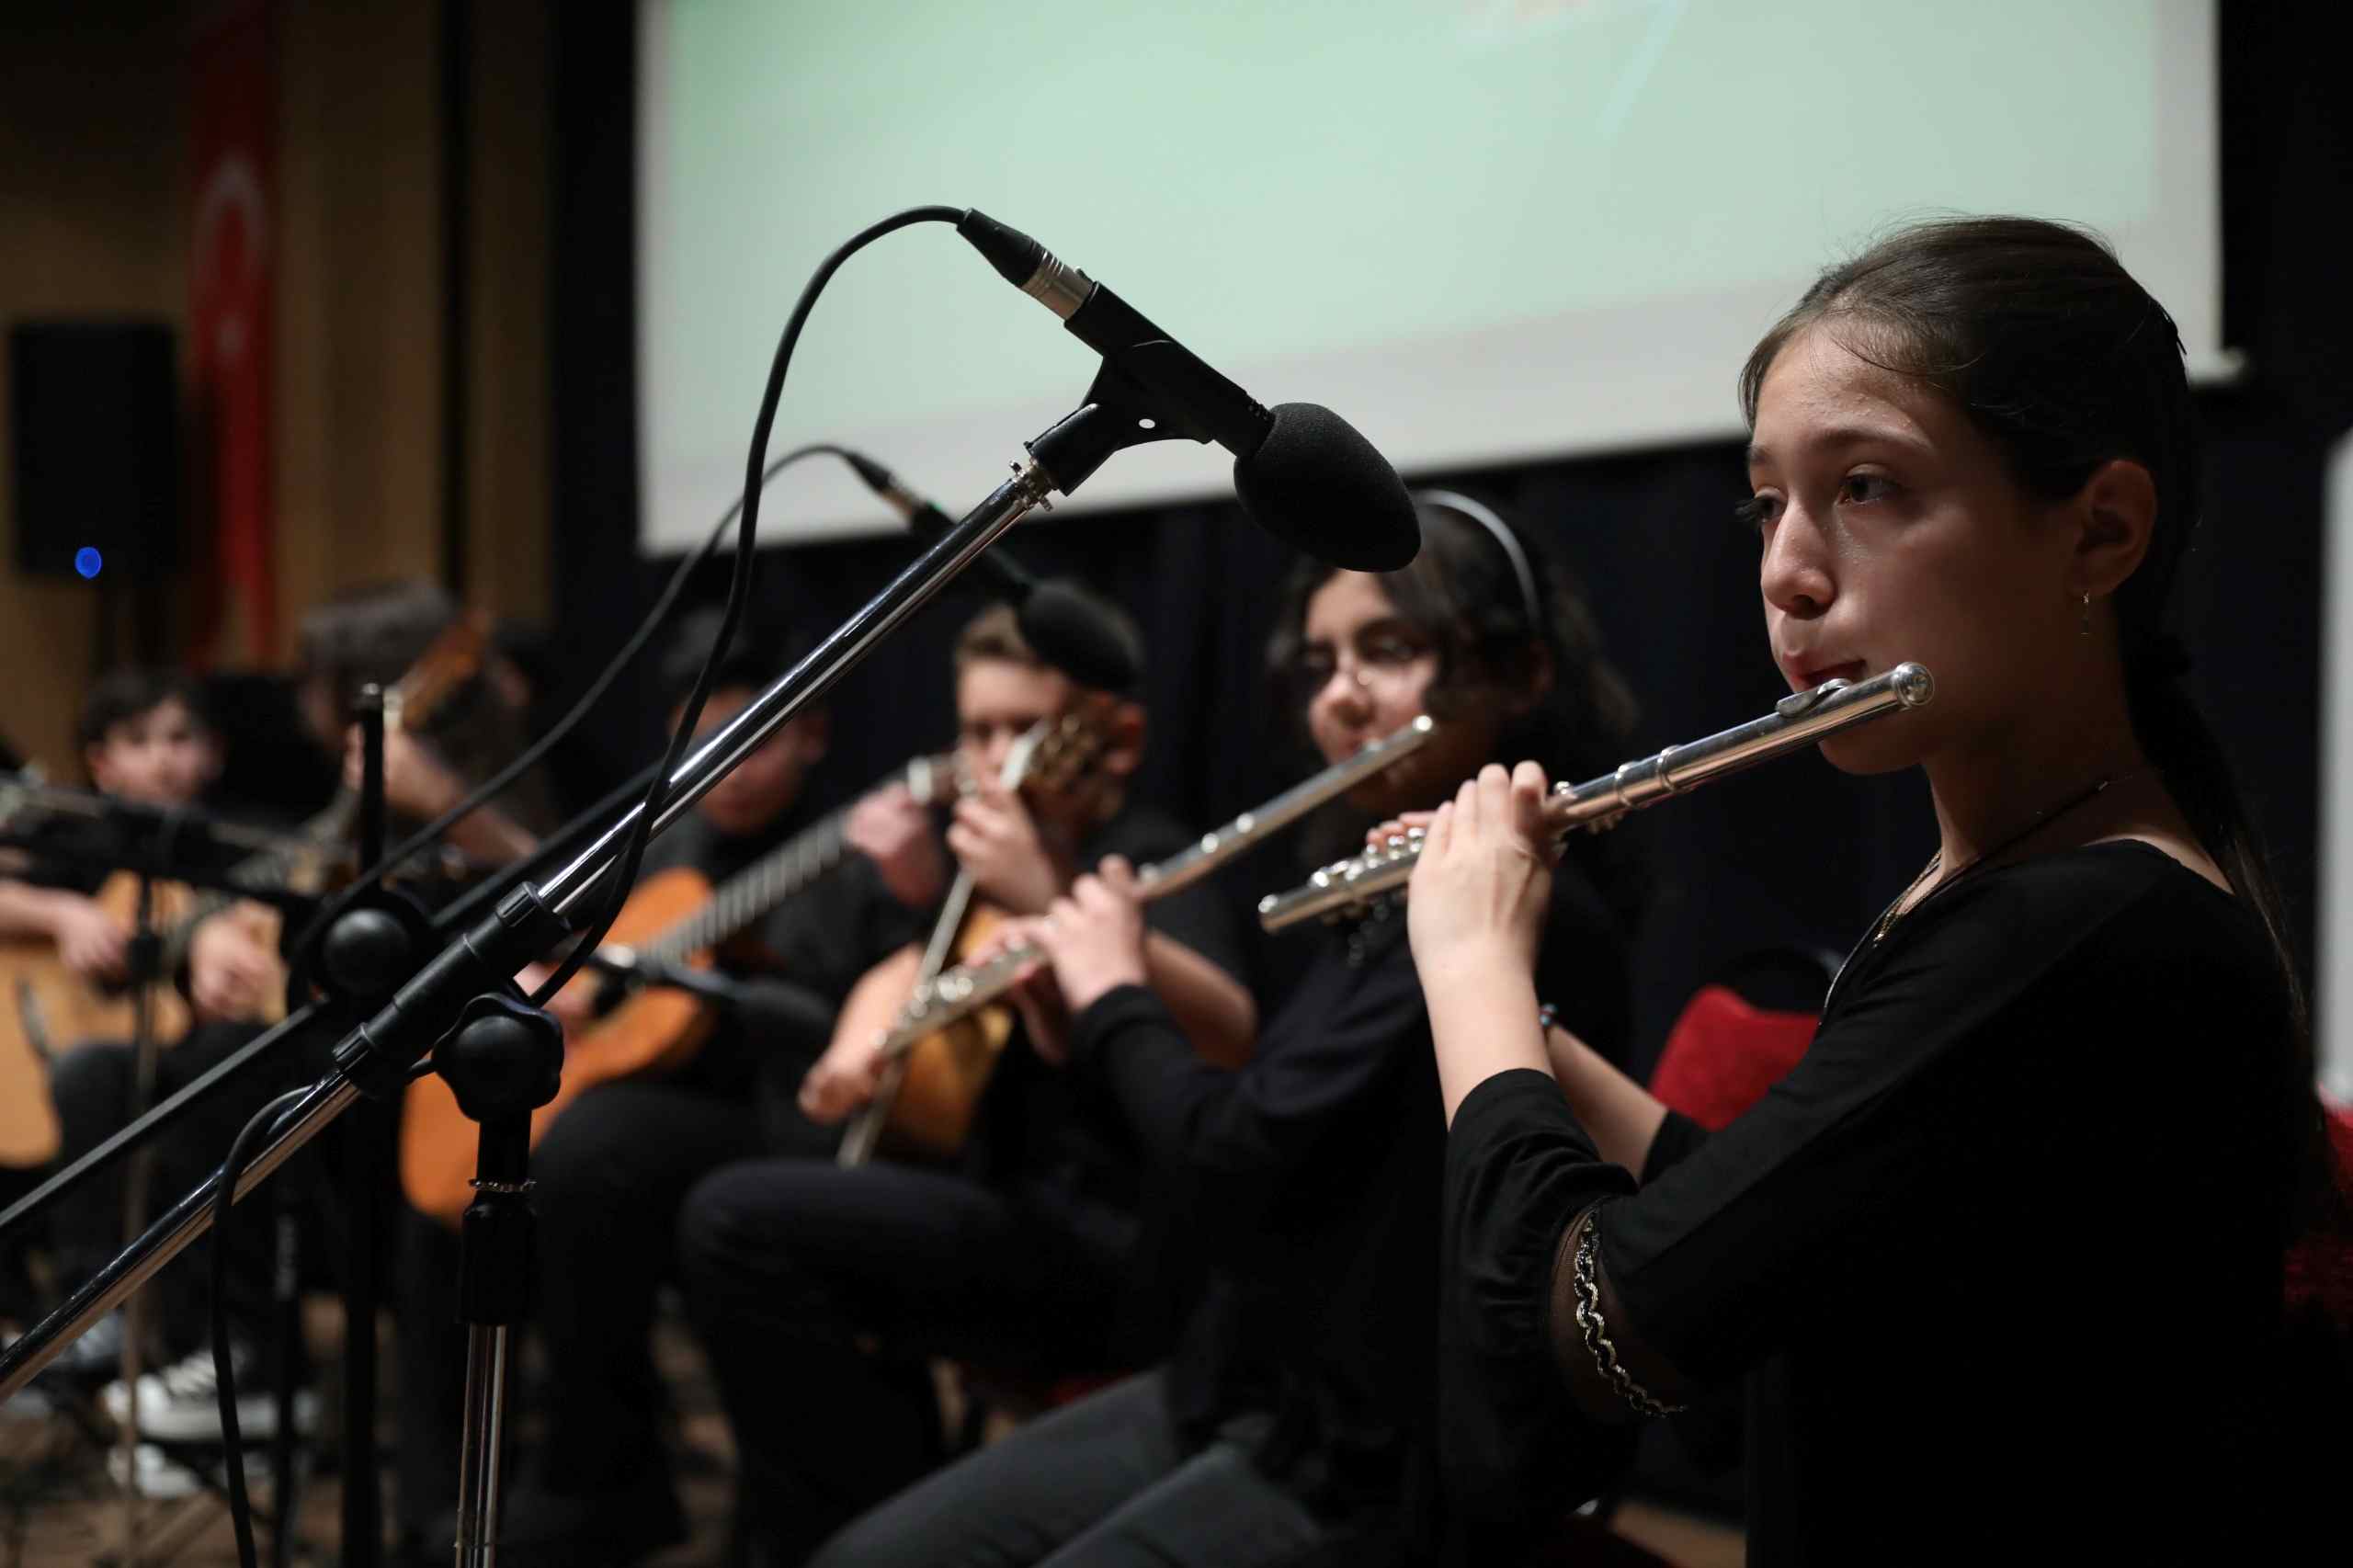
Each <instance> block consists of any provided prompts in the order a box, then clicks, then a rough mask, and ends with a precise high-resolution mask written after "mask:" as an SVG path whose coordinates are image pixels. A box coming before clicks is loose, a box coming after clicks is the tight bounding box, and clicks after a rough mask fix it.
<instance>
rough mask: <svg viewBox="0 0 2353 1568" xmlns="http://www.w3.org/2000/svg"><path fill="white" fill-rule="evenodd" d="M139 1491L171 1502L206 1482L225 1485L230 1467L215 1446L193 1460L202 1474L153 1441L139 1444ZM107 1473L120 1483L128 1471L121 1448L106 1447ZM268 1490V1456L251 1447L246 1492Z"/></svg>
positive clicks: (259, 1493) (258, 1493) (251, 1494)
mask: <svg viewBox="0 0 2353 1568" xmlns="http://www.w3.org/2000/svg"><path fill="white" fill-rule="evenodd" d="M138 1452H139V1495H141V1496H142V1497H144V1498H147V1499H148V1500H150V1501H151V1502H156V1503H168V1502H171V1501H173V1500H174V1499H176V1498H180V1497H192V1496H194V1495H195V1494H197V1493H198V1492H199V1491H201V1490H202V1489H203V1488H205V1487H207V1486H212V1487H220V1486H225V1485H226V1484H227V1480H226V1475H227V1471H224V1470H223V1469H222V1464H221V1451H220V1450H219V1449H212V1450H210V1453H209V1454H208V1456H207V1457H206V1458H204V1459H201V1460H191V1461H190V1462H191V1463H193V1464H196V1465H199V1466H200V1467H201V1468H202V1469H203V1471H204V1473H203V1474H202V1475H199V1474H198V1473H197V1472H196V1471H195V1470H192V1469H190V1468H189V1466H188V1464H183V1463H181V1462H179V1461H178V1460H174V1459H172V1458H171V1457H169V1456H168V1455H166V1454H165V1452H164V1450H163V1449H159V1448H157V1447H156V1446H155V1445H154V1444H153V1443H142V1444H140V1445H139V1449H138ZM107 1473H108V1475H110V1476H112V1477H113V1478H114V1483H115V1484H116V1485H117V1486H120V1485H121V1484H122V1478H123V1477H124V1476H125V1475H126V1474H128V1473H129V1470H128V1467H126V1466H125V1465H124V1464H123V1462H122V1450H121V1449H108V1450H107ZM268 1491H269V1456H268V1455H267V1454H266V1453H259V1452H253V1451H248V1452H247V1453H246V1455H245V1493H246V1495H248V1496H249V1497H261V1496H264V1495H265V1494H267V1492H268Z"/></svg>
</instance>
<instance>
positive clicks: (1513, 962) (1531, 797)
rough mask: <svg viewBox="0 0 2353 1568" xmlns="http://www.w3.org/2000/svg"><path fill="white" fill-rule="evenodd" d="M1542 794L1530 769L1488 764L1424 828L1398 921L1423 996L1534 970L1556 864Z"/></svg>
mask: <svg viewBox="0 0 2353 1568" xmlns="http://www.w3.org/2000/svg"><path fill="white" fill-rule="evenodd" d="M1546 787H1547V785H1546V780H1545V777H1544V769H1543V767H1541V766H1540V765H1539V764H1537V763H1533V762H1523V763H1521V764H1520V765H1519V767H1518V768H1517V769H1515V770H1514V771H1513V772H1511V773H1509V774H1506V772H1505V771H1504V770H1503V768H1502V767H1499V766H1497V765H1495V764H1493V763H1490V764H1489V765H1488V766H1487V767H1483V768H1482V769H1481V770H1480V772H1479V776H1478V778H1473V779H1472V780H1470V781H1468V782H1467V783H1465V784H1464V785H1463V786H1462V788H1461V790H1458V791H1456V793H1455V797H1454V799H1453V800H1452V801H1449V802H1447V803H1446V804H1445V805H1443V806H1440V807H1439V808H1438V812H1436V814H1435V815H1434V816H1432V817H1431V819H1430V821H1429V824H1428V825H1427V827H1426V828H1425V829H1424V832H1423V838H1422V851H1421V854H1420V856H1419V857H1418V858H1416V860H1415V864H1414V876H1413V881H1411V883H1409V884H1408V891H1409V896H1408V897H1407V899H1406V901H1405V922H1406V931H1407V933H1408V934H1409V935H1410V937H1412V939H1413V945H1414V963H1415V967H1416V968H1417V969H1419V970H1420V971H1421V976H1422V984H1423V987H1424V989H1425V990H1427V989H1429V988H1430V987H1432V986H1434V985H1438V984H1449V983H1472V984H1476V983H1480V982H1482V981H1483V980H1486V979H1488V978H1492V977H1498V976H1505V975H1517V976H1520V977H1525V976H1528V975H1529V974H1531V973H1532V972H1533V971H1534V970H1535V966H1536V949H1537V944H1538V943H1539V941H1540V940H1541V938H1542V936H1543V932H1544V913H1545V909H1546V907H1547V905H1548V904H1549V903H1551V900H1552V868H1553V867H1554V866H1555V865H1557V864H1558V863H1559V861H1560V847H1559V846H1558V844H1556V843H1555V842H1554V839H1553V835H1552V834H1551V833H1550V832H1548V831H1546V829H1545V826H1544V791H1545V789H1546Z"/></svg>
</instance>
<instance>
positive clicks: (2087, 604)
mask: <svg viewBox="0 0 2353 1568" xmlns="http://www.w3.org/2000/svg"><path fill="white" fill-rule="evenodd" d="M2083 624H2084V635H2085V636H2086V637H2089V636H2090V635H2091V634H2092V597H2091V595H2089V594H2086V595H2085V596H2084V622H2083Z"/></svg>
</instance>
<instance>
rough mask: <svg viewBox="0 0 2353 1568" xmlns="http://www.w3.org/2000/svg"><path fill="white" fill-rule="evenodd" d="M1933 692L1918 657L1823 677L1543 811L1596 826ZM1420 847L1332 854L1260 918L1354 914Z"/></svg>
mask: <svg viewBox="0 0 2353 1568" xmlns="http://www.w3.org/2000/svg"><path fill="white" fill-rule="evenodd" d="M1936 694H1937V683H1936V678H1935V677H1934V676H1930V675H1929V674H1928V672H1927V668H1926V667H1925V666H1923V665H1911V664H1904V665H1896V666H1895V667H1894V668H1893V669H1892V670H1890V671H1888V672H1887V673H1886V674H1885V675H1881V676H1872V677H1871V678H1870V679H1869V680H1864V681H1843V680H1829V681H1824V682H1823V683H1822V684H1821V685H1820V686H1817V687H1813V688H1812V689H1810V690H1806V691H1796V692H1791V693H1790V695H1789V696H1787V697H1785V698H1783V699H1781V700H1780V701H1779V702H1778V703H1776V704H1775V705H1774V707H1773V711H1771V712H1770V713H1768V714H1766V715H1765V716H1764V717H1763V718H1761V719H1752V720H1750V721H1749V722H1747V723H1745V724H1739V725H1735V726H1733V728H1732V729H1729V730H1722V731H1719V732H1718V733H1715V734H1712V735H1710V736H1708V737H1707V738H1706V739H1704V740H1697V741H1693V742H1691V743H1690V744H1688V745H1679V746H1669V747H1667V748H1666V749H1665V751H1663V752H1661V753H1659V754H1658V755H1657V756H1646V757H1643V758H1642V759H1640V760H1639V761H1635V762H1630V763H1627V764H1626V765H1625V766H1624V767H1620V768H1619V769H1618V770H1617V771H1616V772H1614V773H1605V774H1603V775H1602V776H1601V777H1600V778H1595V779H1591V780H1588V781H1587V782H1586V783H1583V784H1575V785H1572V784H1569V783H1567V782H1566V781H1563V782H1562V783H1559V784H1555V785H1554V786H1552V794H1551V796H1549V797H1548V798H1547V799H1546V800H1545V802H1544V820H1545V822H1546V823H1547V824H1549V825H1550V826H1551V828H1552V831H1553V833H1554V834H1555V835H1566V834H1568V833H1569V832H1570V831H1571V830H1573V829H1575V828H1580V827H1581V828H1586V829H1587V830H1589V831H1595V832H1597V831H1599V830H1600V829H1602V828H1606V827H1608V826H1611V825H1612V824H1615V823H1616V822H1617V821H1618V819H1619V818H1620V817H1622V816H1624V815H1625V814H1626V813H1627V812H1633V811H1639V810H1641V809H1642V808H1643V807H1644V806H1647V805H1650V804H1651V803H1653V802H1654V801H1661V800H1664V799H1665V798H1666V797H1667V796H1669V795H1679V794H1682V793H1683V792H1684V791H1686V790H1694V789H1697V788H1698V787H1699V786H1700V785H1702V784H1710V783H1713V782H1714V781H1715V780H1716V779H1719V778H1723V777H1724V776H1725V775H1726V774H1731V773H1737V772H1739V771H1740V770H1741V769H1742V768H1745V767H1754V766H1755V765H1756V764H1757V763H1760V762H1767V761H1769V760H1771V759H1772V758H1774V757H1777V756H1782V755H1784V754H1785V753H1788V752H1792V751H1796V750H1798V749H1800V748H1801V747H1803V746H1810V745H1812V744H1814V743H1815V742H1816V741H1819V740H1821V739H1823V738H1824V736H1826V735H1832V734H1836V733H1837V732H1839V731H1840V730H1844V729H1847V728H1849V727H1850V726H1853V725H1856V724H1862V723H1868V722H1870V721H1871V720H1873V719H1879V718H1883V717H1885V716H1886V715H1888V714H1890V713H1893V712H1895V711H1897V710H1902V709H1907V708H1919V707H1923V706H1925V705H1927V702H1928V700H1929V699H1931V698H1933V697H1935V696H1936ZM1421 853H1422V834H1421V830H1420V829H1418V828H1416V829H1415V830H1414V831H1413V832H1412V833H1409V834H1402V835H1398V836H1396V837H1393V838H1392V839H1390V840H1389V842H1388V843H1387V844H1385V845H1383V846H1381V847H1379V848H1376V849H1368V850H1367V851H1365V853H1363V854H1361V855H1358V856H1357V857H1355V858H1353V859H1347V860H1338V861H1335V862H1334V863H1333V864H1331V865H1329V866H1326V867H1324V869H1322V870H1320V871H1318V872H1316V873H1315V875H1314V876H1313V877H1311V878H1309V879H1308V881H1306V882H1304V883H1302V885H1300V886H1299V887H1296V888H1293V889H1292V890H1291V891H1290V892H1284V893H1269V894H1267V896H1266V897H1265V898H1262V899H1260V900H1259V901H1258V923H1259V924H1260V925H1261V926H1265V927H1266V928H1267V930H1269V931H1280V930H1283V929H1285V928H1286V927H1288V926H1296V925H1298V924H1299V923H1300V922H1301V921H1302V920H1311V919H1313V918H1315V917H1316V916H1318V915H1322V916H1324V917H1326V918H1335V917H1337V916H1340V915H1352V914H1355V913H1357V912H1358V911H1359V910H1361V909H1363V908H1364V907H1365V906H1366V905H1367V904H1369V903H1371V902H1372V901H1373V900H1375V899H1377V898H1379V897H1381V895H1382V894H1383V893H1387V892H1402V891H1404V886H1405V881H1406V879H1407V878H1408V877H1410V876H1412V875H1413V874H1414V863H1415V861H1416V860H1418V859H1419V858H1421Z"/></svg>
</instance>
